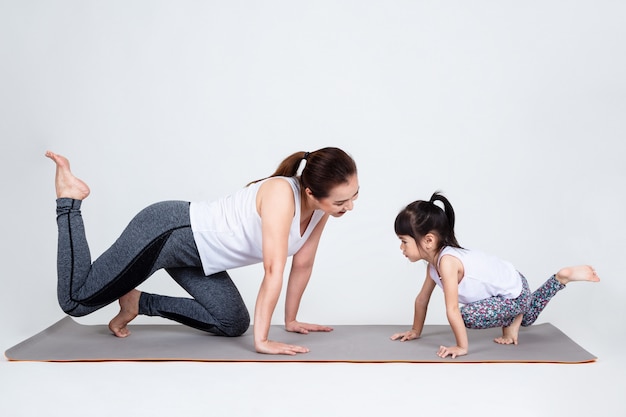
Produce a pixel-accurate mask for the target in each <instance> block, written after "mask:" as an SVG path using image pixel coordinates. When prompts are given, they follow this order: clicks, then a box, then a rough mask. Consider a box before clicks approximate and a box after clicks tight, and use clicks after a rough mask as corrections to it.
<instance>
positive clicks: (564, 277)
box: [555, 265, 600, 285]
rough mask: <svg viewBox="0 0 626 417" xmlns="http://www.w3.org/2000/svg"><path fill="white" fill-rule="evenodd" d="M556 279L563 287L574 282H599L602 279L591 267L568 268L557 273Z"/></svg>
mask: <svg viewBox="0 0 626 417" xmlns="http://www.w3.org/2000/svg"><path fill="white" fill-rule="evenodd" d="M555 277H556V279H557V280H558V281H559V282H560V283H561V284H563V285H566V284H567V283H569V282H572V281H590V282H599V281H600V277H599V276H598V274H596V271H595V269H593V268H592V267H591V266H589V265H580V266H568V267H567V268H563V269H561V270H560V271H559V272H557V273H556V276H555Z"/></svg>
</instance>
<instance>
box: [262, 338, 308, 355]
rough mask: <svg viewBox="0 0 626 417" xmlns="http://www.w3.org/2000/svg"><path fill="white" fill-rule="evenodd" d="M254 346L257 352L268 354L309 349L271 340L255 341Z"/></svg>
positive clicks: (306, 350)
mask: <svg viewBox="0 0 626 417" xmlns="http://www.w3.org/2000/svg"><path fill="white" fill-rule="evenodd" d="M254 347H255V349H256V351H257V352H258V353H267V354H270V355H295V354H297V353H307V352H308V351H309V349H307V348H305V347H303V346H297V345H288V344H286V343H281V342H274V341H273V340H266V341H264V342H258V343H255V345H254Z"/></svg>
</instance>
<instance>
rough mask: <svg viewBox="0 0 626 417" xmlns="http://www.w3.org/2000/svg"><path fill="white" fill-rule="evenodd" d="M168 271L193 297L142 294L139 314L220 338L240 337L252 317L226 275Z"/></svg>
mask: <svg viewBox="0 0 626 417" xmlns="http://www.w3.org/2000/svg"><path fill="white" fill-rule="evenodd" d="M167 272H168V273H169V274H170V275H171V276H172V277H173V278H174V279H175V280H176V282H178V284H180V286H181V287H183V288H184V289H185V290H186V291H187V292H188V293H189V294H190V295H191V296H192V297H193V298H174V297H167V296H163V295H155V294H148V293H145V292H144V293H142V294H141V299H140V302H139V313H140V314H145V315H148V316H160V317H165V318H167V319H170V320H174V321H177V322H179V323H182V324H185V325H187V326H190V327H194V328H196V329H199V330H203V331H206V332H210V333H214V334H216V335H219V336H240V335H242V334H243V333H245V331H246V330H248V327H249V325H250V315H249V313H248V310H247V308H246V306H245V304H244V302H243V299H242V298H241V295H240V294H239V291H238V290H237V287H235V284H233V282H232V280H231V279H230V277H229V276H228V273H226V272H219V273H217V274H213V275H211V276H208V277H207V276H205V275H204V274H203V272H202V268H199V267H190V268H168V269H167Z"/></svg>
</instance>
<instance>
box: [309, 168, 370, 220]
mask: <svg viewBox="0 0 626 417" xmlns="http://www.w3.org/2000/svg"><path fill="white" fill-rule="evenodd" d="M358 196H359V179H358V178H357V175H356V174H355V175H352V176H351V177H349V178H348V182H345V183H343V184H339V185H337V186H336V187H334V188H333V189H332V190H330V193H329V194H328V197H324V198H321V199H319V200H318V199H315V201H317V206H318V207H317V208H318V209H320V210H323V211H324V212H325V213H327V214H330V215H331V216H333V217H341V216H343V215H344V214H346V212H347V211H350V210H352V209H353V208H354V200H356V199H357V198H358Z"/></svg>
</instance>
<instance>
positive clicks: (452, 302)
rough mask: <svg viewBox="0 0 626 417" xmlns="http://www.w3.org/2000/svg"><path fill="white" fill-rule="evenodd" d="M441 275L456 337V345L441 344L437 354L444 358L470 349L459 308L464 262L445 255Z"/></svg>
mask: <svg viewBox="0 0 626 417" xmlns="http://www.w3.org/2000/svg"><path fill="white" fill-rule="evenodd" d="M439 276H440V277H441V282H442V284H443V294H444V298H445V303H446V316H447V317H448V322H449V323H450V327H452V332H453V333H454V337H455V338H456V346H449V347H446V346H440V347H439V351H438V352H437V355H438V356H439V357H442V358H445V357H446V356H448V355H451V356H452V358H453V359H454V358H456V357H457V356H462V355H466V354H467V350H468V341H467V330H466V329H465V323H464V322H463V317H461V310H460V309H459V279H460V278H461V277H462V276H463V264H462V263H461V261H460V260H459V259H458V258H455V257H454V256H450V255H444V256H443V257H442V258H441V261H440V262H439Z"/></svg>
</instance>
